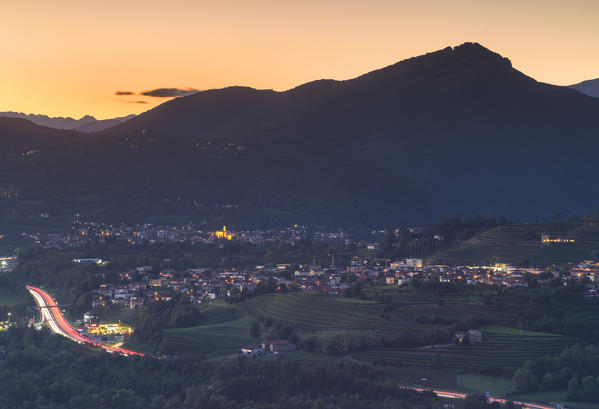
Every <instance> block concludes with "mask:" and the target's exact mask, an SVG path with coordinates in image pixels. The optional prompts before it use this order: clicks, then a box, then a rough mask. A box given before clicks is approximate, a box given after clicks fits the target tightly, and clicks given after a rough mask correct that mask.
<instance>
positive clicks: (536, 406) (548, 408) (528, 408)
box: [401, 386, 555, 409]
mask: <svg viewBox="0 0 599 409" xmlns="http://www.w3.org/2000/svg"><path fill="white" fill-rule="evenodd" d="M401 388H405V389H412V390H415V391H418V392H424V391H430V392H433V393H434V394H435V395H437V396H438V397H440V398H454V399H465V398H466V394H465V393H458V392H450V391H442V390H438V389H424V388H415V387H412V386H401ZM489 402H499V403H505V402H507V399H500V398H489ZM513 402H514V403H515V404H516V405H522V407H523V408H524V409H555V406H552V405H547V404H542V403H536V402H520V401H517V400H515V401H513Z"/></svg>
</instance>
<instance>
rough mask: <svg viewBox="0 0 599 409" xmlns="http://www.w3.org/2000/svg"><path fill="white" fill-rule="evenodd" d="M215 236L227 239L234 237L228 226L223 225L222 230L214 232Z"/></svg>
mask: <svg viewBox="0 0 599 409" xmlns="http://www.w3.org/2000/svg"><path fill="white" fill-rule="evenodd" d="M214 236H215V237H216V238H217V239H226V240H231V239H233V234H231V233H229V232H227V226H223V229H222V230H217V231H215V232H214Z"/></svg>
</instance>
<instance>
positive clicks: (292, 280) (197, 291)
mask: <svg viewBox="0 0 599 409" xmlns="http://www.w3.org/2000/svg"><path fill="white" fill-rule="evenodd" d="M81 260H83V261H84V262H90V263H100V262H101V260H100V259H80V262H81ZM102 262H103V261H102ZM371 264H372V263H371V262H369V260H368V259H367V258H363V257H358V256H354V257H352V260H351V265H350V266H347V267H344V268H329V267H323V266H321V265H317V264H299V265H294V264H284V263H281V264H276V265H270V266H264V265H258V266H255V267H254V268H252V269H244V270H235V269H209V268H205V267H198V268H191V269H186V270H183V271H177V270H174V269H165V270H162V271H153V269H152V267H150V266H141V267H137V268H134V269H131V270H128V271H125V272H122V273H120V274H119V276H120V282H118V283H104V284H101V285H100V286H99V288H97V289H96V290H95V291H94V294H95V297H94V300H93V301H92V305H91V306H92V308H103V307H107V306H109V305H119V306H123V307H127V308H131V309H135V308H137V307H139V306H141V305H144V304H147V303H152V302H158V301H169V300H171V299H172V298H173V297H174V296H175V295H177V294H178V295H181V296H184V297H186V298H187V299H189V300H190V301H191V302H192V303H195V304H200V303H206V302H211V301H213V300H215V299H218V298H226V297H230V296H235V295H241V294H244V293H245V294H246V295H248V294H251V293H252V292H254V291H256V290H257V289H260V290H261V291H264V292H285V291H314V290H316V291H322V292H323V293H326V294H329V295H341V294H343V293H344V291H346V289H348V287H350V286H351V284H352V283H354V282H356V281H361V280H365V279H368V278H372V279H377V280H379V281H382V280H384V282H385V283H386V284H387V285H396V286H402V285H406V284H408V283H409V282H410V281H412V280H419V281H422V282H428V281H431V280H436V279H438V281H439V282H441V283H452V282H455V283H464V284H469V285H477V284H486V285H496V286H502V287H508V288H518V287H528V286H529V285H530V282H531V278H534V279H535V280H536V281H537V282H538V283H539V284H543V283H546V282H549V281H550V280H553V279H559V280H561V281H562V282H563V283H564V284H567V282H568V281H572V280H574V281H576V280H583V279H588V282H590V284H588V289H587V291H586V293H585V295H587V296H595V295H597V296H599V293H598V287H597V284H598V283H599V263H598V262H595V261H585V262H582V263H579V264H577V265H572V266H571V268H570V270H569V272H568V273H564V272H562V271H560V270H557V269H538V268H519V267H514V266H511V265H509V264H501V263H498V264H494V265H492V266H457V267H450V266H447V265H426V264H425V263H424V261H423V260H422V259H414V258H408V259H404V260H399V261H395V262H392V263H388V264H387V265H375V266H373V265H371ZM542 273H545V274H542ZM99 275H100V276H102V274H101V273H99Z"/></svg>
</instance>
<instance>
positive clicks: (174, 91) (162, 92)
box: [139, 88, 198, 98]
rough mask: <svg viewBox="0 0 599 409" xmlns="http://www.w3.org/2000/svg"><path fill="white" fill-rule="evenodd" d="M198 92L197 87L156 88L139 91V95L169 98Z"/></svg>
mask: <svg viewBox="0 0 599 409" xmlns="http://www.w3.org/2000/svg"><path fill="white" fill-rule="evenodd" d="M196 92H198V90H197V89H193V88H187V89H181V88H156V89H153V90H150V91H144V92H141V93H140V94H139V95H144V96H146V97H158V98H171V97H184V96H186V95H191V94H194V93H196Z"/></svg>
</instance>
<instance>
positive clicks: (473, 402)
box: [463, 393, 489, 409]
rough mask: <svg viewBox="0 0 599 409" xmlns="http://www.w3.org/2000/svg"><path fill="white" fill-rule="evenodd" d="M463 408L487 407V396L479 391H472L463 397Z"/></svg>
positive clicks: (476, 408) (481, 408)
mask: <svg viewBox="0 0 599 409" xmlns="http://www.w3.org/2000/svg"><path fill="white" fill-rule="evenodd" d="M463 407H464V409H483V408H487V407H489V403H488V402H487V397H486V396H485V395H483V394H481V393H472V394H470V395H468V396H466V399H464V406H463Z"/></svg>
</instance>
